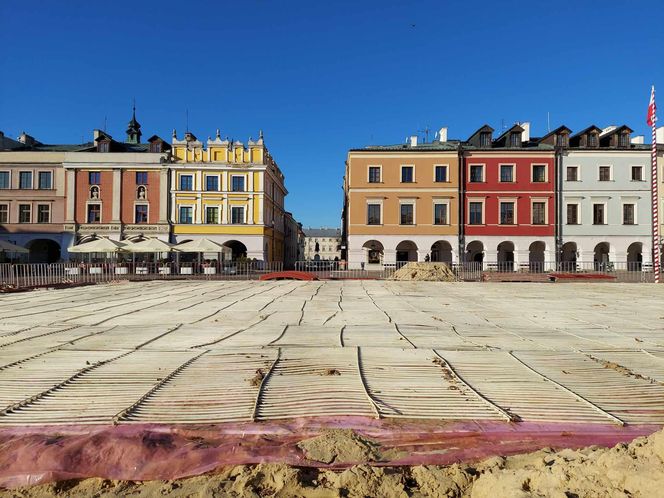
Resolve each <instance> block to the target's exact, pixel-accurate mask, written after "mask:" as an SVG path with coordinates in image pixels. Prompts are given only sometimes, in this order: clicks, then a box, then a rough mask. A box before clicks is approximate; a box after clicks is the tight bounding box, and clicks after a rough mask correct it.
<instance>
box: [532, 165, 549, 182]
mask: <svg viewBox="0 0 664 498" xmlns="http://www.w3.org/2000/svg"><path fill="white" fill-rule="evenodd" d="M544 182H546V165H544V164H533V183H544Z"/></svg>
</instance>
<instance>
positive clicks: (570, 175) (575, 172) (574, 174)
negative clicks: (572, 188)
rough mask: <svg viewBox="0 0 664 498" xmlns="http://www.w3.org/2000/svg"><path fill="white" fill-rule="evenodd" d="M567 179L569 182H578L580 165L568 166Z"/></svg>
mask: <svg viewBox="0 0 664 498" xmlns="http://www.w3.org/2000/svg"><path fill="white" fill-rule="evenodd" d="M567 181H568V182H578V181H579V167H578V166H567Z"/></svg>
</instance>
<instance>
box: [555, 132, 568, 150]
mask: <svg viewBox="0 0 664 498" xmlns="http://www.w3.org/2000/svg"><path fill="white" fill-rule="evenodd" d="M568 143H569V137H568V136H567V134H566V133H560V134H558V135H556V145H557V146H558V147H567V145H568Z"/></svg>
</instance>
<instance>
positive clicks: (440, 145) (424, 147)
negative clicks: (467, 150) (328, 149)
mask: <svg viewBox="0 0 664 498" xmlns="http://www.w3.org/2000/svg"><path fill="white" fill-rule="evenodd" d="M460 143H461V142H460V141H459V140H447V141H446V142H429V143H423V144H417V145H411V144H410V143H405V144H393V145H367V146H366V147H364V148H361V149H350V150H351V152H372V151H374V152H377V151H381V152H382V151H386V152H391V151H398V152H429V151H456V150H457V149H458V148H459V144H460Z"/></svg>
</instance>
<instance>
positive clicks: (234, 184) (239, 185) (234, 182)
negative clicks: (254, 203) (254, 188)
mask: <svg viewBox="0 0 664 498" xmlns="http://www.w3.org/2000/svg"><path fill="white" fill-rule="evenodd" d="M231 191H233V192H244V176H233V177H232V178H231Z"/></svg>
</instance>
